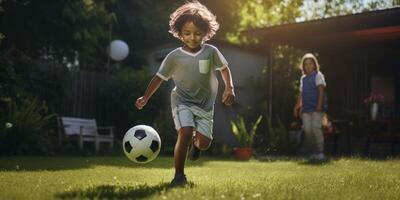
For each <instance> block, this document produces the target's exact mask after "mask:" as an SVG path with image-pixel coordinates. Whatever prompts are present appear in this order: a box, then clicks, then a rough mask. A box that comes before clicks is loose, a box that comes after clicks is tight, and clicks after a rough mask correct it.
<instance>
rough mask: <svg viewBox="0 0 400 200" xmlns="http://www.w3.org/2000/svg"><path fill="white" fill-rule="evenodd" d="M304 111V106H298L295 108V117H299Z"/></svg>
mask: <svg viewBox="0 0 400 200" xmlns="http://www.w3.org/2000/svg"><path fill="white" fill-rule="evenodd" d="M301 112H302V107H298V108H295V109H293V116H294V118H299V117H300V115H301Z"/></svg>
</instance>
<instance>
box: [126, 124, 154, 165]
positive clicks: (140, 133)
mask: <svg viewBox="0 0 400 200" xmlns="http://www.w3.org/2000/svg"><path fill="white" fill-rule="evenodd" d="M122 148H123V150H124V153H125V155H126V157H128V158H129V160H132V161H133V162H136V163H147V162H150V161H152V160H154V159H155V158H156V157H157V155H158V154H159V153H160V149H161V139H160V136H159V135H158V133H157V131H156V130H154V129H153V128H152V127H150V126H146V125H138V126H134V127H133V128H131V129H129V130H128V131H127V132H126V133H125V136H124V138H123V140H122Z"/></svg>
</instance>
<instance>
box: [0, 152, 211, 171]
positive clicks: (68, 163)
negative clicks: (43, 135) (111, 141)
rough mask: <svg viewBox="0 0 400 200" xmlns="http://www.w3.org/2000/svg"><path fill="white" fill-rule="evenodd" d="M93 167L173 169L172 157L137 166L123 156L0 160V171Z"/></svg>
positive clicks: (201, 160)
mask: <svg viewBox="0 0 400 200" xmlns="http://www.w3.org/2000/svg"><path fill="white" fill-rule="evenodd" d="M207 160H208V159H199V160H197V161H196V162H194V163H191V164H189V165H188V166H191V165H196V166H200V165H203V164H204V163H205V162H207ZM94 166H112V167H123V168H161V169H169V168H171V169H172V168H173V167H174V162H173V158H172V157H158V158H156V159H155V160H153V161H151V162H149V163H146V164H137V163H134V162H132V161H129V160H128V159H127V158H126V157H124V156H107V157H82V156H74V157H63V156H52V157H3V158H0V170H1V171H40V170H49V171H57V170H73V169H85V168H91V167H94Z"/></svg>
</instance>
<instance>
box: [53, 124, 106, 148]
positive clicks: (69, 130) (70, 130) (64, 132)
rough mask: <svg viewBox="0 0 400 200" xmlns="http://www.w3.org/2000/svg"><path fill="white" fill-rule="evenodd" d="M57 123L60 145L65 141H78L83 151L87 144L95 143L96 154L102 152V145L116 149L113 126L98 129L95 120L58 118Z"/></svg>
mask: <svg viewBox="0 0 400 200" xmlns="http://www.w3.org/2000/svg"><path fill="white" fill-rule="evenodd" d="M57 121H58V127H59V131H58V133H59V144H60V145H61V143H62V141H63V140H77V141H78V145H79V149H80V150H82V149H83V144H84V143H85V142H93V143H94V146H95V151H96V153H97V152H99V150H100V143H108V144H109V145H110V148H111V149H112V148H113V147H114V127H112V126H108V127H97V123H96V120H95V119H85V118H75V117H58V120H57ZM99 132H101V133H102V134H99ZM103 132H106V134H103Z"/></svg>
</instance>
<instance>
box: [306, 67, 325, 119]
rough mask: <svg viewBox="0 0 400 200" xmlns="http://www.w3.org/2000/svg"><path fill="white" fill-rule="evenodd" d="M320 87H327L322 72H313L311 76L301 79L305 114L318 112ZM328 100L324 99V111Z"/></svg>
mask: <svg viewBox="0 0 400 200" xmlns="http://www.w3.org/2000/svg"><path fill="white" fill-rule="evenodd" d="M319 85H324V86H325V85H326V83H325V79H324V76H323V75H322V73H321V72H313V73H311V74H310V75H307V76H303V77H302V78H301V88H300V89H301V95H302V102H303V112H304V113H310V112H316V111H317V105H318V96H319V90H318V86H319ZM325 100H326V98H325V97H324V101H323V102H324V105H323V106H322V107H323V108H322V110H323V111H326V108H327V105H326V101H325Z"/></svg>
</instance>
